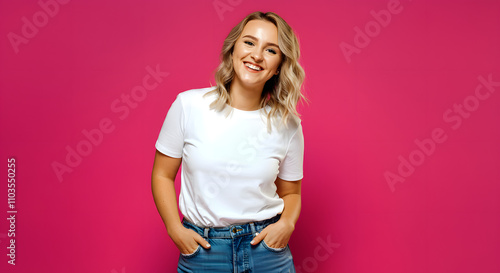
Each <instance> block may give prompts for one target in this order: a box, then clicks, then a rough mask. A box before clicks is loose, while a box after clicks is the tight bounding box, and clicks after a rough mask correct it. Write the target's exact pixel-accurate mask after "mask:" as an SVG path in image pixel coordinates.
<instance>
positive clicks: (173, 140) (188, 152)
mask: <svg viewBox="0 0 500 273" xmlns="http://www.w3.org/2000/svg"><path fill="white" fill-rule="evenodd" d="M299 55H300V51H299V44H298V41H297V37H296V36H295V34H294V33H293V31H292V29H291V28H290V26H289V25H288V24H287V23H286V22H285V21H284V20H283V19H282V18H281V17H279V16H278V15H276V14H275V13H272V12H268V13H262V12H255V13H252V14H250V15H248V16H247V17H246V18H245V19H243V20H242V21H241V22H240V23H239V24H238V25H236V26H235V27H234V28H233V29H232V30H231V32H230V33H229V35H228V36H227V38H226V39H225V41H224V45H223V48H222V52H221V63H220V65H219V67H218V69H217V72H216V74H215V78H216V83H217V86H215V87H211V88H203V89H193V90H189V91H185V92H182V93H180V94H179V95H178V96H177V98H176V100H175V101H174V102H173V104H172V106H171V107H170V109H169V111H168V114H167V116H166V118H165V121H164V123H163V126H162V128H161V131H160V134H159V137H158V140H157V142H156V145H155V146H156V149H157V151H156V155H155V161H154V166H153V172H152V191H153V197H154V200H155V203H156V206H157V208H158V212H159V213H160V216H161V217H162V219H163V222H164V224H165V226H166V228H167V232H168V234H169V236H170V237H171V239H172V240H173V242H174V243H175V245H176V246H177V247H178V249H179V250H180V252H181V255H180V256H179V263H178V269H177V270H178V272H266V273H269V272H295V269H294V265H293V259H292V255H291V252H290V249H289V247H288V241H289V239H290V236H291V235H292V232H293V230H294V228H295V223H296V222H297V220H298V218H299V213H300V208H301V196H300V188H301V181H302V178H303V172H302V169H303V168H302V165H303V154H304V139H303V134H302V127H301V124H300V119H299V118H298V113H297V111H296V105H297V103H298V101H299V100H300V99H302V98H303V95H302V94H301V86H302V82H303V80H304V70H303V69H302V67H301V66H300V64H299V63H298V59H299ZM181 161H182V172H181V193H180V196H179V207H180V211H181V212H182V215H183V216H184V217H183V220H182V221H181V220H180V216H179V213H178V207H177V199H176V193H175V188H174V180H175V176H176V174H177V171H178V169H179V166H180V164H181Z"/></svg>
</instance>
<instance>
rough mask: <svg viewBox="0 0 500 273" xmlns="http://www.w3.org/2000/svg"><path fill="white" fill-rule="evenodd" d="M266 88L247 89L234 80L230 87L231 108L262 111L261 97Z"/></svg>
mask: <svg viewBox="0 0 500 273" xmlns="http://www.w3.org/2000/svg"><path fill="white" fill-rule="evenodd" d="M263 89H264V86H254V87H253V86H252V87H247V86H243V85H241V84H240V83H239V82H238V80H237V79H234V80H233V81H232V82H231V85H230V86H229V94H230V97H231V99H230V100H231V106H232V107H234V108H236V109H239V110H244V111H253V110H258V109H260V97H261V95H262V90H263Z"/></svg>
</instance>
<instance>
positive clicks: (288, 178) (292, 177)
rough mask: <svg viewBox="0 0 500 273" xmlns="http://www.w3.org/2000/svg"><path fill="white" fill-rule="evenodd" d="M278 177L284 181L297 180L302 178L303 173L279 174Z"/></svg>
mask: <svg viewBox="0 0 500 273" xmlns="http://www.w3.org/2000/svg"><path fill="white" fill-rule="evenodd" d="M278 178H280V179H283V180H286V181H297V180H301V179H302V178H304V176H303V175H301V176H279V175H278Z"/></svg>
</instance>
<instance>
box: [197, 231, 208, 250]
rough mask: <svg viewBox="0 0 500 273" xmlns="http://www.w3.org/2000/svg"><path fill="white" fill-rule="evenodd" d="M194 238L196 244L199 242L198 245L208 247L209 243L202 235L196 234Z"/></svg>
mask: <svg viewBox="0 0 500 273" xmlns="http://www.w3.org/2000/svg"><path fill="white" fill-rule="evenodd" d="M194 240H195V241H196V242H197V243H198V244H200V246H202V247H203V248H204V249H209V248H210V244H209V243H208V242H207V240H205V239H204V238H203V237H201V236H200V234H196V236H195V237H194Z"/></svg>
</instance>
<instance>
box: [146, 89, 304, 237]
mask: <svg viewBox="0 0 500 273" xmlns="http://www.w3.org/2000/svg"><path fill="white" fill-rule="evenodd" d="M211 90H213V87H211V88H203V89H193V90H189V91H185V92H182V93H180V94H179V95H178V96H177V98H176V100H175V101H174V102H173V103H172V106H171V107H170V109H169V111H168V114H167V116H166V118H165V121H164V123H163V126H162V128H161V131H160V134H159V137H158V140H157V142H156V145H155V147H156V149H157V150H158V151H160V152H161V153H163V154H165V155H168V156H170V157H174V158H181V157H182V171H181V192H180V196H179V208H180V210H181V212H182V214H183V215H184V217H186V218H187V219H188V220H189V221H191V222H192V223H194V224H196V225H198V226H203V227H222V226H229V225H232V224H239V223H247V222H252V221H261V220H265V219H269V218H271V217H273V216H275V215H277V214H280V213H281V212H282V211H283V208H284V203H283V199H281V198H279V196H278V194H277V193H276V185H275V184H274V182H275V180H276V177H277V176H279V177H280V178H281V179H283V180H289V181H295V180H300V179H302V165H303V156H304V139H303V135H302V126H301V124H300V119H299V118H297V117H295V116H294V117H293V118H290V119H289V122H288V124H289V125H288V128H286V127H284V126H281V127H280V128H279V130H278V129H277V128H276V127H275V126H273V127H272V131H271V133H270V134H269V133H268V130H267V117H266V116H265V115H264V114H261V113H262V111H261V110H256V111H243V110H238V109H236V108H232V110H233V111H232V114H231V115H229V116H228V117H226V114H225V112H224V111H222V112H218V111H216V110H212V109H210V107H209V105H210V103H211V102H212V101H213V100H214V99H215V98H216V96H217V94H211V95H209V96H207V97H203V95H204V94H205V93H207V92H208V91H211ZM227 107H230V106H227Z"/></svg>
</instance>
